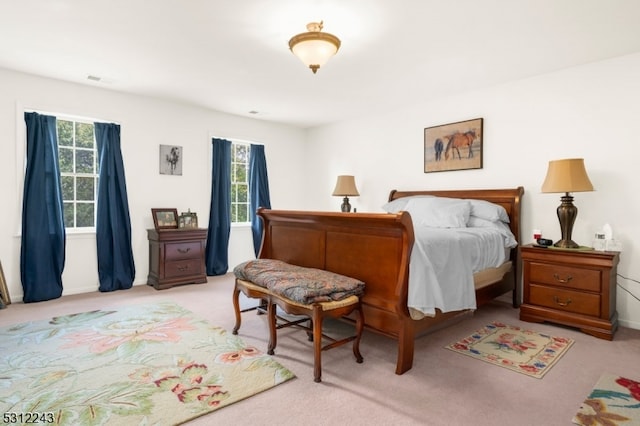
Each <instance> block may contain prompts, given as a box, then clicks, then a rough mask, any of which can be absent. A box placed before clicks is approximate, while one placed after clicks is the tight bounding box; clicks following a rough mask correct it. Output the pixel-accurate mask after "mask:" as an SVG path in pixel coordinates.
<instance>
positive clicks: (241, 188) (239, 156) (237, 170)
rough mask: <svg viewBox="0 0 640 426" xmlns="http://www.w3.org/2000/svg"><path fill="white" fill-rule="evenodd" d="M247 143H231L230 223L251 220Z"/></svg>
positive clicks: (249, 148) (248, 146)
mask: <svg viewBox="0 0 640 426" xmlns="http://www.w3.org/2000/svg"><path fill="white" fill-rule="evenodd" d="M250 152H251V145H249V144H248V143H241V142H232V143H231V223H248V222H251V216H250V215H249V209H250V206H249V155H250Z"/></svg>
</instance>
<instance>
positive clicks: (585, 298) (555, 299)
mask: <svg viewBox="0 0 640 426" xmlns="http://www.w3.org/2000/svg"><path fill="white" fill-rule="evenodd" d="M529 303H531V304H533V305H537V306H545V307H547V308H552V309H556V310H559V311H565V312H573V313H576V314H583V315H590V316H594V317H599V316H600V295H599V294H591V293H582V292H579V291H572V290H563V289H561V288H557V287H547V286H542V285H536V284H530V285H529Z"/></svg>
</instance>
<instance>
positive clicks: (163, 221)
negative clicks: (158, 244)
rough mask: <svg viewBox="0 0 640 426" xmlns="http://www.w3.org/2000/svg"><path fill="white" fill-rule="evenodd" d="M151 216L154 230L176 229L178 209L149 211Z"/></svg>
mask: <svg viewBox="0 0 640 426" xmlns="http://www.w3.org/2000/svg"><path fill="white" fill-rule="evenodd" d="M151 215H152V216H153V225H154V226H155V227H156V230H161V229H177V228H178V209H151Z"/></svg>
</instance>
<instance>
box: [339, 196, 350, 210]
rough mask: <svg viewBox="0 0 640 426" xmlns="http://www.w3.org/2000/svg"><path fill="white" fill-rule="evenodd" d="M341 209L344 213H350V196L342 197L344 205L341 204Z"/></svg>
mask: <svg viewBox="0 0 640 426" xmlns="http://www.w3.org/2000/svg"><path fill="white" fill-rule="evenodd" d="M340 210H342V212H343V213H349V212H350V211H351V204H349V197H344V198H343V199H342V205H341V206H340Z"/></svg>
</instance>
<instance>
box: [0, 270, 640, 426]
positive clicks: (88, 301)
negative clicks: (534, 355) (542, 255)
mask: <svg viewBox="0 0 640 426" xmlns="http://www.w3.org/2000/svg"><path fill="white" fill-rule="evenodd" d="M96 287H97V285H96ZM232 290H233V276H232V274H228V275H225V276H221V277H209V282H208V283H206V284H196V285H186V286H181V287H174V288H170V289H167V290H161V291H158V290H155V289H154V288H153V287H149V286H146V285H140V286H134V287H133V288H132V289H130V290H125V291H117V292H112V293H98V292H97V291H96V292H93V293H87V294H79V295H72V296H64V297H62V298H60V299H57V300H52V301H49V302H41V303H34V304H27V305H25V304H22V303H20V302H19V298H18V297H13V298H12V299H13V304H11V305H10V306H9V307H8V308H7V309H3V310H0V326H4V325H10V324H15V323H19V322H24V321H28V320H41V319H46V318H50V317H53V316H59V315H66V314H72V313H75V312H86V311H90V310H95V309H103V308H105V307H109V306H125V305H138V304H149V303H159V302H162V301H173V302H175V303H177V304H179V305H180V306H183V307H184V308H186V309H189V310H190V311H191V312H193V313H195V314H196V315H197V316H199V317H201V318H203V319H206V320H207V321H208V322H210V323H211V324H215V325H217V326H220V327H222V328H224V329H226V330H227V331H230V330H231V329H232V328H233V325H234V323H235V320H234V315H233V306H232V303H231V293H232ZM505 299H507V298H505ZM629 309H635V307H634V306H630V307H629ZM637 309H640V305H638V307H637ZM492 321H500V322H503V323H505V324H510V325H517V326H521V327H527V328H534V329H535V330H537V331H539V332H544V333H548V334H551V335H558V336H566V337H569V338H571V339H573V340H574V341H575V343H574V344H573V346H572V347H571V350H569V351H568V352H567V353H566V354H565V355H564V356H563V357H562V359H561V360H560V362H559V363H558V364H557V365H556V366H554V367H553V368H552V369H551V370H550V371H549V372H548V373H547V374H546V375H545V377H544V379H542V380H535V379H532V378H531V377H528V376H525V375H524V374H515V373H513V372H512V371H509V370H507V369H505V368H498V367H496V366H494V365H491V364H488V363H485V362H479V361H477V360H473V359H471V358H469V357H466V356H461V355H459V354H455V353H453V352H451V351H449V350H447V349H445V348H444V347H445V346H446V345H448V344H450V343H451V342H453V341H455V340H457V339H459V338H461V337H464V336H467V335H469V334H471V333H473V332H474V331H476V330H478V329H479V328H481V327H483V326H485V325H487V324H489V323H490V322H492ZM352 329H353V328H351V330H352ZM239 337H240V338H241V339H242V340H243V341H244V342H245V343H246V344H247V345H251V346H254V347H256V348H258V349H259V350H261V351H266V349H267V342H268V340H269V329H268V327H267V323H266V316H265V315H256V314H255V313H247V314H245V315H244V316H243V321H242V328H241V329H240V333H239ZM360 350H361V351H362V356H363V357H364V362H363V363H362V364H357V363H356V362H355V360H354V357H353V353H352V351H351V348H350V347H349V346H348V345H347V346H344V347H340V348H336V349H332V350H330V351H327V352H323V354H322V383H314V382H313V349H312V343H311V342H309V341H308V340H307V336H306V334H305V333H304V332H303V331H300V330H296V329H294V328H290V329H283V330H280V331H279V333H278V347H277V349H276V353H275V355H274V356H273V358H274V359H275V360H276V361H278V362H279V363H281V364H282V365H283V366H285V367H286V368H287V369H288V370H290V371H291V372H293V373H294V374H295V375H296V379H294V380H290V381H288V382H286V383H284V384H282V385H278V386H276V387H274V388H272V389H269V390H268V391H266V392H261V393H259V394H257V395H255V396H252V397H251V398H247V399H245V400H242V401H239V402H237V403H235V404H232V405H230V406H228V407H225V408H223V409H221V410H217V411H215V412H213V413H210V414H207V415H204V416H201V417H198V418H196V419H194V420H191V421H190V422H189V423H188V424H189V426H209V425H218V424H219V425H265V424H273V425H278V426H298V425H300V424H301V423H303V424H305V425H314V426H315V425H331V426H333V425H343V424H349V425H356V426H360V425H362V426H369V425H371V424H372V422H374V423H375V424H376V425H380V426H387V425H389V426H398V425H400V426H405V425H407V426H413V425H428V426H432V425H433V426H440V425H447V426H451V425H453V426H458V425H460V426H466V425H470V424H472V425H474V426H495V425H513V424H517V425H518V426H540V425H545V426H571V425H572V424H573V423H572V422H571V419H572V418H573V416H574V414H575V413H576V410H577V409H578V407H579V406H580V403H581V402H582V401H584V399H585V397H586V396H587V395H589V393H590V392H591V389H593V386H594V384H595V383H596V382H597V380H598V378H599V377H600V376H601V375H602V374H603V373H605V372H610V373H612V374H621V375H624V376H625V377H630V378H640V362H638V354H640V330H632V329H629V328H626V327H620V329H619V330H618V331H617V332H616V334H615V336H614V339H613V341H607V340H602V339H597V338H595V337H593V336H590V335H587V334H584V333H582V332H580V331H578V330H576V329H573V328H565V327H560V326H557V325H553V324H533V323H527V322H523V321H520V320H519V319H518V310H517V309H513V308H512V307H511V306H510V305H509V304H508V303H503V302H501V301H498V302H495V303H491V304H489V305H485V306H483V307H482V308H480V309H478V310H477V311H476V312H475V313H474V314H473V315H467V316H465V317H463V318H461V319H457V320H455V321H453V322H451V323H449V324H448V325H447V326H446V327H444V328H441V329H439V330H437V331H434V332H433V333H430V334H428V335H425V336H423V337H420V338H418V339H417V340H416V351H415V359H414V365H413V368H412V369H411V370H409V371H408V372H406V373H405V374H403V375H401V376H398V375H396V374H395V373H394V369H395V362H396V346H395V344H394V342H393V341H392V340H391V339H388V338H386V337H384V336H380V335H377V334H374V333H372V332H370V331H367V330H365V332H364V335H363V336H362V342H361V345H360ZM0 356H2V353H0ZM1 386H2V383H1V382H0V387H1Z"/></svg>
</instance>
